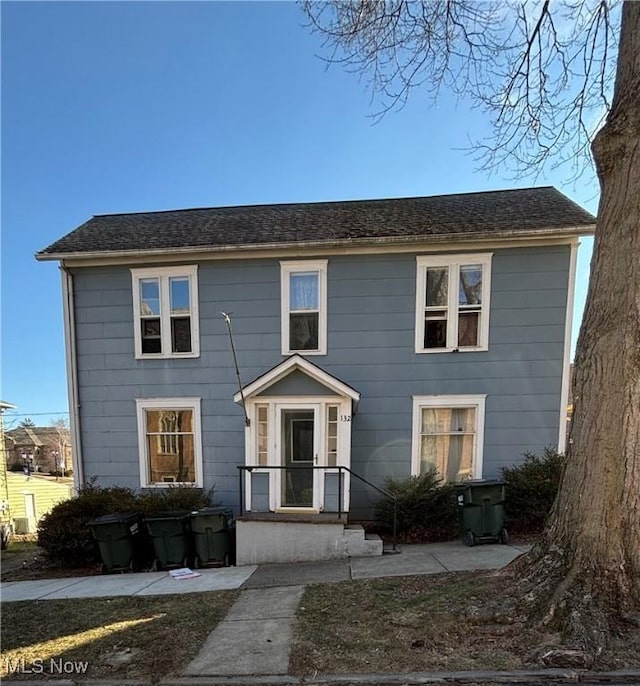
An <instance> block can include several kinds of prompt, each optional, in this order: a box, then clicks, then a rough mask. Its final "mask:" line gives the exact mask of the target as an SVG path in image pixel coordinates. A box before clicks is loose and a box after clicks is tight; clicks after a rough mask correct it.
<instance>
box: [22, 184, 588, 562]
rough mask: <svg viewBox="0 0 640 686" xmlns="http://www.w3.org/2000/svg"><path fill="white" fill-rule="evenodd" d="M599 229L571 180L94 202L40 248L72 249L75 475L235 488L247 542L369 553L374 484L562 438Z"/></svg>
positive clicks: (43, 255)
mask: <svg viewBox="0 0 640 686" xmlns="http://www.w3.org/2000/svg"><path fill="white" fill-rule="evenodd" d="M594 225H595V219H594V217H593V216H592V215H591V214H589V213H588V212H586V211H585V210H583V209H582V208H581V207H579V206H578V205H576V204H575V203H574V202H572V201H571V200H570V199H568V198H567V197H566V196H564V195H563V194H561V193H560V192H559V191H557V190H556V189H554V188H551V187H541V188H524V189H519V190H505V191H495V192H479V193H468V194H458V195H445V196H434V197H418V198H399V199H387V200H365V201H350V202H323V203H304V204H283V205H260V206H245V207H219V208H208V209H190V210H176V211H165V212H143V213H135V214H111V215H99V216H95V217H93V218H91V219H90V220H89V221H87V222H86V223H84V224H82V225H81V226H80V227H78V228H77V229H75V230H74V231H72V232H71V233H69V234H68V235H66V236H65V237H63V238H61V239H60V240H58V241H57V242H56V243H54V244H52V245H51V246H49V247H48V248H46V249H44V250H42V251H41V252H40V253H38V254H37V256H36V257H37V259H39V260H58V261H59V262H60V265H61V268H62V287H63V302H64V316H65V331H66V349H67V366H68V378H69V398H70V407H71V427H72V442H73V459H74V474H75V476H76V478H77V479H78V481H80V482H82V481H83V479H88V478H89V477H97V479H98V482H99V483H102V484H119V485H122V486H129V487H134V488H168V487H171V486H175V485H176V484H188V485H194V486H203V487H211V486H212V485H214V484H215V495H216V498H217V499H218V501H220V502H221V503H222V504H225V505H228V506H231V507H233V508H234V510H235V512H236V513H237V515H238V546H239V548H238V555H239V558H240V560H241V561H242V562H256V561H257V562H260V561H267V560H273V559H315V558H319V557H340V556H342V555H345V554H348V553H349V552H351V553H352V554H353V551H354V550H355V549H356V547H354V546H355V544H353V541H355V539H356V535H354V533H353V531H352V530H347V529H345V528H344V521H345V514H346V513H348V518H349V521H351V522H353V521H358V520H364V519H367V518H369V519H370V518H371V516H372V511H373V505H374V503H375V501H376V500H377V498H378V497H379V494H378V493H377V492H376V491H374V490H373V489H372V488H371V487H370V486H369V483H370V484H374V485H377V486H381V485H382V484H383V483H384V480H385V478H386V477H389V476H396V477H397V476H401V475H409V474H419V473H421V472H422V471H424V470H427V469H433V468H435V469H437V470H438V472H439V473H440V474H441V475H442V477H443V478H445V479H449V480H460V479H469V478H480V477H495V476H498V475H499V474H500V469H501V467H503V466H506V465H512V464H514V463H515V462H517V461H518V460H520V459H521V457H522V454H523V453H524V452H525V451H535V452H540V451H541V450H542V448H543V447H545V446H549V445H554V446H564V443H565V432H566V421H565V412H566V405H567V394H568V369H569V334H570V330H571V318H572V311H573V290H574V280H575V266H576V251H577V246H578V239H579V236H581V235H584V234H591V233H593V231H594ZM227 317H228V320H227ZM228 324H229V325H230V327H231V333H232V339H230V335H229V330H228ZM231 342H233V344H234V351H235V356H236V358H237V363H238V372H239V374H237V372H236V369H235V365H234V354H233V351H232V347H231ZM239 379H241V381H240V382H239ZM239 467H241V468H242V469H239ZM347 470H350V471H347ZM363 480H364V481H363ZM367 482H368V483H367ZM305 526H306V528H305ZM309 527H311V529H309ZM310 531H311V533H310ZM345 532H348V533H349V536H350V540H351V541H352V544H349V543H345V541H346V538H347V533H345ZM357 535H359V533H358V534H357ZM310 541H311V543H310ZM314 546H315V547H314ZM311 548H313V549H311Z"/></svg>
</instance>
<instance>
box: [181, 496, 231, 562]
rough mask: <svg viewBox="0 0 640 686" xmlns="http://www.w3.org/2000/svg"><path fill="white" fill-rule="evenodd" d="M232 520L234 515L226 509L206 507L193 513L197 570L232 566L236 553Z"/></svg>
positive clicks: (192, 528) (192, 527) (192, 523)
mask: <svg viewBox="0 0 640 686" xmlns="http://www.w3.org/2000/svg"><path fill="white" fill-rule="evenodd" d="M232 519H233V513H232V512H231V510H230V509H229V508H225V507H205V508H203V509H201V510H198V511H197V512H192V513H191V533H192V535H193V543H194V552H195V556H194V559H193V566H194V568H195V569H198V568H199V567H204V566H206V565H213V564H217V565H224V566H225V567H228V566H229V565H230V564H231V561H232V559H233V552H234V550H233V534H234V530H233V525H232Z"/></svg>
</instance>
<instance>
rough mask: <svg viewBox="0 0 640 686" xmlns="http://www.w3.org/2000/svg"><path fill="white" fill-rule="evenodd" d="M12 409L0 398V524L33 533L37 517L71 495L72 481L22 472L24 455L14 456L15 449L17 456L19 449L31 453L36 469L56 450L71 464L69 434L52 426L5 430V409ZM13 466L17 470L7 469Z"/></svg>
mask: <svg viewBox="0 0 640 686" xmlns="http://www.w3.org/2000/svg"><path fill="white" fill-rule="evenodd" d="M13 409H15V405H11V404H10V403H6V402H4V401H1V400H0V450H2V455H1V458H2V459H1V460H0V463H1V467H0V482H1V483H0V524H1V525H2V526H3V527H8V528H9V529H10V530H11V529H12V530H13V531H14V532H15V533H18V534H30V533H35V531H36V529H37V525H38V522H39V521H40V519H42V517H43V516H44V515H45V514H47V512H49V511H50V510H51V508H53V506H54V505H55V504H56V503H59V502H60V501H62V500H66V499H67V498H70V497H71V496H72V495H73V482H72V480H71V479H64V478H62V479H57V478H55V477H46V476H43V475H42V474H40V473H35V472H33V473H32V472H31V471H30V472H29V474H25V473H24V472H23V471H22V465H23V458H22V457H18V458H16V457H15V453H16V450H17V451H18V455H20V454H21V451H22V453H24V454H25V455H26V456H29V455H34V458H33V467H34V469H35V467H39V469H38V472H43V471H47V469H43V467H46V466H47V465H48V463H49V462H48V460H49V456H50V453H55V452H56V451H57V450H60V451H61V453H60V454H63V455H65V456H66V459H67V464H68V465H70V464H71V461H70V454H69V434H68V431H65V430H64V429H58V428H52V427H44V428H43V427H20V428H18V429H11V430H9V431H5V430H4V425H3V422H2V420H3V414H4V411H5V410H13ZM54 437H57V439H56V440H54ZM17 441H19V443H18V444H17V443H16V442H17ZM64 446H66V449H65V447H64ZM54 457H55V455H54ZM27 459H29V458H28V457H27ZM16 460H17V461H16ZM14 465H15V466H16V467H19V468H20V471H18V472H15V471H8V470H9V469H11V468H12V467H13V466H14Z"/></svg>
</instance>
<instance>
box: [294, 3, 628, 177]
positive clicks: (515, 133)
mask: <svg viewBox="0 0 640 686" xmlns="http://www.w3.org/2000/svg"><path fill="white" fill-rule="evenodd" d="M617 4H618V3H617V2H616V0H610V1H608V0H580V1H579V2H571V0H567V1H566V2H564V3H560V2H556V3H551V2H550V0H544V1H543V2H540V1H536V2H534V1H532V0H528V1H525V2H522V3H518V2H511V3H508V4H506V3H498V2H487V3H478V2H473V1H469V0H448V1H447V0H432V1H429V0H423V1H422V2H415V1H413V0H379V1H376V0H359V1H357V2H347V1H346V0H330V1H329V2H324V1H323V2H317V1H316V0H303V2H302V8H303V10H304V12H305V14H306V16H307V18H308V20H309V25H310V27H311V28H312V30H313V31H315V32H317V33H319V34H320V35H321V36H323V37H324V47H325V49H328V51H329V57H327V58H326V59H327V61H328V62H329V63H330V64H332V63H337V64H342V65H343V66H345V67H346V68H347V69H348V70H349V71H352V72H355V73H356V74H359V75H360V76H364V77H365V78H366V79H367V87H368V88H369V89H370V90H371V93H372V97H373V99H374V101H376V102H377V103H378V107H377V109H376V110H375V111H374V114H373V117H374V119H375V120H379V119H380V118H381V117H384V116H385V115H386V114H387V113H388V112H389V111H390V110H392V109H397V108H402V107H404V106H405V104H406V103H407V101H408V99H409V97H410V95H411V93H412V92H413V91H414V90H416V89H420V91H421V92H422V93H423V94H426V95H427V97H428V98H430V99H431V101H434V100H435V99H436V98H437V97H438V95H439V93H440V92H441V89H442V88H443V87H446V89H448V90H449V91H451V92H453V93H455V94H456V95H458V96H459V97H461V98H463V99H466V100H467V101H468V102H469V103H470V104H471V105H472V106H479V107H480V108H481V109H482V110H483V111H484V112H485V113H486V114H487V115H488V116H489V118H490V121H491V125H492V130H493V133H492V136H491V138H490V139H486V140H475V139H473V142H472V147H473V149H474V150H475V151H476V153H477V160H478V162H479V164H480V168H481V169H483V170H486V171H490V170H492V169H494V168H495V167H497V166H502V165H505V164H506V165H508V166H509V167H510V168H512V169H513V170H514V171H515V173H516V174H517V175H519V176H523V175H524V176H526V175H529V174H535V173H538V172H540V171H542V169H543V168H544V167H545V166H547V165H551V166H552V167H556V166H559V165H569V166H570V168H571V170H572V172H573V174H574V175H576V176H577V175H579V173H580V172H581V170H583V169H584V168H585V167H589V166H590V165H589V160H588V159H587V158H588V157H589V154H590V143H591V140H592V138H593V136H594V134H595V132H596V131H597V129H598V127H599V126H600V124H601V123H602V121H603V120H604V116H606V112H607V110H608V108H609V106H610V94H611V89H612V84H613V75H614V68H615V64H614V58H615V55H614V54H613V53H614V52H615V50H612V49H611V46H612V45H615V40H616V38H615V36H616V33H615V32H616V28H617V21H618V19H617V17H618V13H617ZM613 9H616V13H615V16H614V14H613V13H612V10H613Z"/></svg>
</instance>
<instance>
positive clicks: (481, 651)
mask: <svg viewBox="0 0 640 686" xmlns="http://www.w3.org/2000/svg"><path fill="white" fill-rule="evenodd" d="M504 587H505V578H504V577H501V576H499V575H498V574H496V573H493V572H491V573H479V572H472V573H468V572H463V573H462V572H461V573H455V574H441V575H437V576H412V577H396V578H387V579H374V580H368V581H349V582H342V583H338V584H318V585H315V586H308V587H307V589H306V591H305V594H304V597H303V599H302V602H301V606H300V608H299V610H298V621H297V624H296V631H295V637H294V644H293V649H292V653H291V661H290V671H291V673H293V674H298V675H308V674H315V673H318V674H334V673H338V674H345V673H361V672H391V671H393V672H413V671H431V670H445V671H449V670H489V671H491V670H514V669H540V668H543V667H545V665H544V664H543V663H542V662H541V659H540V658H541V655H542V654H543V653H544V652H546V650H548V649H551V648H559V647H561V646H560V645H559V644H560V641H561V637H560V636H559V635H557V634H546V633H543V632H541V631H540V630H538V629H536V628H535V627H533V626H531V625H529V624H526V623H524V622H523V621H521V620H518V619H517V618H514V617H504V616H502V617H498V618H496V616H495V609H496V606H497V603H496V601H499V599H500V597H501V593H502V591H503V589H504ZM629 639H631V640H629ZM639 648H640V631H636V632H635V633H634V635H633V636H628V637H626V640H625V641H620V642H619V643H614V644H613V645H612V647H611V649H609V650H607V651H605V652H604V653H603V654H602V655H601V659H600V661H599V664H598V665H596V668H597V667H600V668H611V669H615V668H625V667H638V666H639V662H638V655H639V654H640V651H639Z"/></svg>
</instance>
